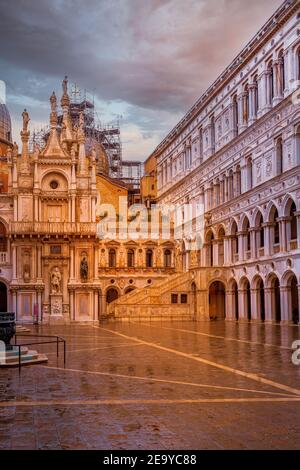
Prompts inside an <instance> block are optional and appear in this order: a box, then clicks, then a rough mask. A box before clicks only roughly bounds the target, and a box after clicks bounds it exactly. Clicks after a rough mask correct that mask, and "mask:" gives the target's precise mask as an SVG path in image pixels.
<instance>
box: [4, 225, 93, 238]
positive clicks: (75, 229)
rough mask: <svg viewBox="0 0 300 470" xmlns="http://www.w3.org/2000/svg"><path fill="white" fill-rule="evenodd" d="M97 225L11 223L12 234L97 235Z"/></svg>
mask: <svg viewBox="0 0 300 470" xmlns="http://www.w3.org/2000/svg"><path fill="white" fill-rule="evenodd" d="M96 228H97V224H96V223H89V222H11V224H10V227H9V231H10V233H11V234H18V235H19V234H24V235H25V234H26V235H27V234H36V235H38V234H40V235H75V234H77V235H92V236H94V235H96Z"/></svg>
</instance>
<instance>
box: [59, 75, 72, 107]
mask: <svg viewBox="0 0 300 470" xmlns="http://www.w3.org/2000/svg"><path fill="white" fill-rule="evenodd" d="M62 91H63V94H62V97H61V102H60V103H61V107H62V108H64V107H67V108H69V106H70V98H69V95H68V77H67V75H66V76H65V78H64V79H63V81H62Z"/></svg>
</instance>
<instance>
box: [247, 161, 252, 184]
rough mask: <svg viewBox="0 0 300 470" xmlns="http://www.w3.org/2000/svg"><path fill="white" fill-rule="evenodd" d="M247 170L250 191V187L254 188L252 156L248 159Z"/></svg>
mask: <svg viewBox="0 0 300 470" xmlns="http://www.w3.org/2000/svg"><path fill="white" fill-rule="evenodd" d="M246 170H247V175H246V177H247V181H246V184H247V191H250V189H252V158H251V157H249V158H248V159H247V164H246Z"/></svg>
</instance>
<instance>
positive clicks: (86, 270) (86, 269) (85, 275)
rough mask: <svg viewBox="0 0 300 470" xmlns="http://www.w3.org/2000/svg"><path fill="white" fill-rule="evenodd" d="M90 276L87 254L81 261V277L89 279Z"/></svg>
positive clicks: (85, 279)
mask: <svg viewBox="0 0 300 470" xmlns="http://www.w3.org/2000/svg"><path fill="white" fill-rule="evenodd" d="M88 276H89V266H88V262H87V259H86V256H83V258H82V260H81V262H80V277H81V279H82V280H83V281H87V279H88Z"/></svg>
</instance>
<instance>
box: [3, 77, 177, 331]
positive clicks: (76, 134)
mask: <svg viewBox="0 0 300 470" xmlns="http://www.w3.org/2000/svg"><path fill="white" fill-rule="evenodd" d="M50 103H51V113H50V133H49V136H48V139H47V141H46V144H45V146H44V147H43V148H39V147H38V146H35V148H34V149H33V151H30V149H29V137H30V130H29V121H30V118H29V115H28V112H27V111H26V110H24V112H23V129H22V131H21V140H22V149H21V152H20V153H19V152H18V148H17V146H16V145H14V146H13V148H12V149H11V148H10V147H8V148H7V150H6V152H5V158H4V160H5V161H4V164H5V168H6V172H7V176H8V188H7V191H6V192H4V193H1V194H0V222H1V223H0V232H1V233H0V235H1V239H0V242H1V250H0V301H1V302H0V303H1V305H0V310H1V311H6V310H11V311H14V312H16V314H17V320H19V321H32V320H33V319H34V318H35V319H37V318H38V319H39V321H42V322H51V321H52V322H70V321H81V322H85V321H98V319H99V318H100V317H101V316H102V315H105V314H106V312H107V304H109V303H110V302H112V301H113V300H115V299H117V298H118V297H119V296H122V295H124V294H126V293H128V292H129V291H133V290H134V289H136V288H143V287H146V286H150V285H151V284H152V282H154V281H155V280H163V279H165V278H167V276H168V275H169V274H170V273H172V272H173V271H174V269H173V267H172V266H173V263H174V258H173V255H172V249H173V245H172V243H171V242H170V241H169V242H167V243H166V244H161V243H160V242H151V241H149V240H147V239H146V240H142V239H141V240H135V241H130V240H120V239H119V238H118V237H117V238H116V239H112V240H102V239H101V237H100V238H99V237H98V232H97V222H98V220H97V218H96V213H97V210H96V209H97V205H98V203H99V201H101V203H109V204H114V205H115V206H116V209H117V202H118V198H119V195H122V196H126V195H127V189H126V188H125V187H124V185H123V186H122V185H120V184H118V182H117V181H113V180H111V179H110V178H109V177H108V176H107V175H104V174H103V171H101V175H99V176H98V174H97V165H98V164H99V162H98V161H96V152H95V151H94V149H93V148H92V150H91V153H90V154H86V146H85V130H84V125H83V117H82V116H80V117H79V120H78V123H76V124H75V125H73V124H72V122H71V120H70V118H69V104H70V100H69V96H68V92H67V83H66V79H65V80H64V81H63V95H62V98H61V108H62V114H63V119H62V123H61V124H60V123H59V122H58V113H57V100H56V96H55V94H54V93H53V94H52V95H51V98H50ZM102 160H103V158H102ZM168 253H169V254H170V256H167V255H166V254H168Z"/></svg>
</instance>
